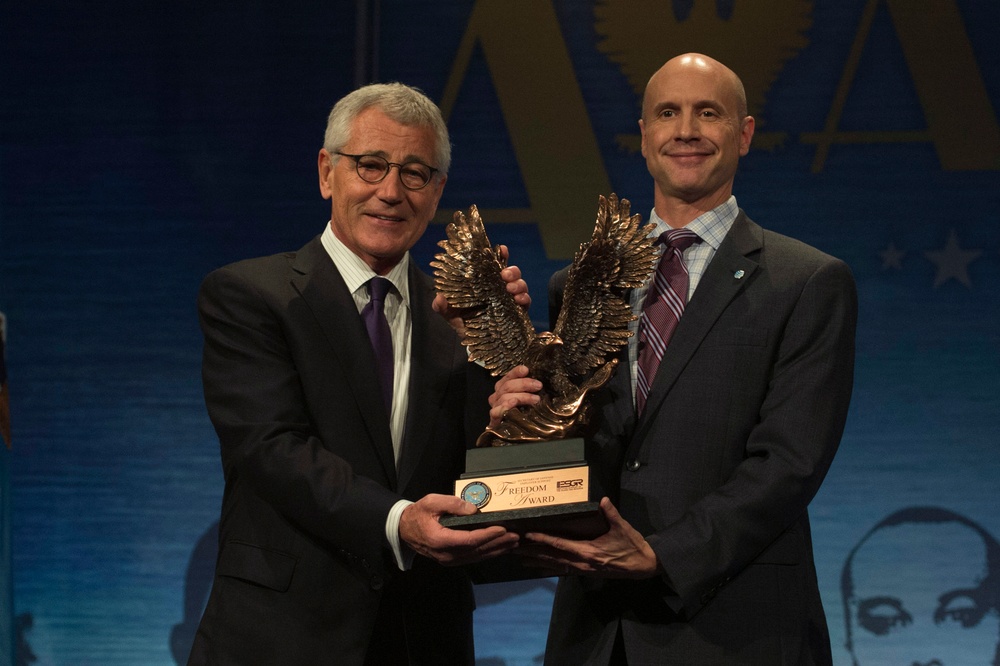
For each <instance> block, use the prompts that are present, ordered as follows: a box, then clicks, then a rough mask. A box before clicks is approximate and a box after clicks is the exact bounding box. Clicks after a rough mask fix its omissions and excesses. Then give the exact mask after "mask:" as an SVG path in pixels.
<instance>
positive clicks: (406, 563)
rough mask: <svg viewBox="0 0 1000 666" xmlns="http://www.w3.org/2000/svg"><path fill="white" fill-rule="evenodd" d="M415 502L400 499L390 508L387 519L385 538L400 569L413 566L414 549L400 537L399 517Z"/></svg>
mask: <svg viewBox="0 0 1000 666" xmlns="http://www.w3.org/2000/svg"><path fill="white" fill-rule="evenodd" d="M411 504H413V502H411V501H409V500H399V501H398V502H396V503H395V504H393V505H392V508H391V509H389V515H388V517H386V519H385V538H386V539H387V540H388V541H389V546H390V547H391V548H392V554H393V556H395V558H396V566H398V567H399V570H400V571H409V569H410V567H411V566H413V555H414V553H413V551H412V550H410V548H409V547H408V546H407V545H406V544H404V543H403V542H402V541H401V540H400V538H399V518H400V516H402V515H403V509H405V508H406V507H408V506H410V505H411Z"/></svg>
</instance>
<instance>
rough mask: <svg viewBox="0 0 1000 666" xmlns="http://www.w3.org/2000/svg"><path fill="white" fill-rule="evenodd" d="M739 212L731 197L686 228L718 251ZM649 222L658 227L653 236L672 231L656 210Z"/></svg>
mask: <svg viewBox="0 0 1000 666" xmlns="http://www.w3.org/2000/svg"><path fill="white" fill-rule="evenodd" d="M739 212H740V208H739V206H738V205H737V203H736V197H735V196H733V195H730V196H729V198H728V199H727V200H726V201H724V202H723V203H721V204H719V205H718V206H716V207H715V208H713V209H712V210H710V211H708V212H706V213H702V214H701V215H699V216H698V217H696V218H694V219H693V220H691V221H690V222H688V223H687V225H686V228H687V229H690V230H691V231H693V232H695V233H696V234H698V237H699V238H701V240H702V242H704V243H708V244H709V245H710V246H711V247H712V249H713V250H718V249H719V245H720V244H721V243H722V239H724V238H725V237H726V234H727V233H729V229H730V228H732V226H733V222H735V221H736V216H737V215H738V214H739ZM649 221H650V222H652V223H653V224H655V225H656V229H655V230H654V231H653V233H652V235H653V236H659V235H660V234H662V233H663V232H664V231H670V225H668V224H667V223H666V222H664V221H663V220H661V219H660V216H659V215H657V214H656V209H655V208H654V209H653V210H652V212H650V214H649Z"/></svg>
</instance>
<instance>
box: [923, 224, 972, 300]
mask: <svg viewBox="0 0 1000 666" xmlns="http://www.w3.org/2000/svg"><path fill="white" fill-rule="evenodd" d="M982 253H983V251H982V250H963V249H962V248H961V247H960V246H959V244H958V235H957V234H956V233H955V230H954V229H952V230H951V233H949V234H948V242H947V243H945V246H944V249H943V250H935V251H933V252H924V256H925V257H927V258H928V259H929V260H930V261H931V262H932V263H933V264H934V265H935V266H937V269H938V270H937V275H936V276H935V277H934V286H935V287H939V286H941V285H942V284H944V283H945V282H947V281H948V280H958V281H959V282H961V283H962V284H964V285H965V286H966V287H970V288H971V287H972V281H971V280H970V279H969V270H968V269H969V264H971V263H972V262H973V261H975V260H976V259H977V258H979V255H981V254H982Z"/></svg>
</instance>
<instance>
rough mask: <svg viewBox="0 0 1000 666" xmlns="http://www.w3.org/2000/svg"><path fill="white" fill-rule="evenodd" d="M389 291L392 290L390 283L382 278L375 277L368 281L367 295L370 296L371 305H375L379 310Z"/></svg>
mask: <svg viewBox="0 0 1000 666" xmlns="http://www.w3.org/2000/svg"><path fill="white" fill-rule="evenodd" d="M390 289H392V282H389V280H387V279H386V278H384V277H379V276H375V277H373V278H372V279H371V280H369V281H368V294H369V295H370V296H371V301H372V303H375V304H376V306H377V307H378V308H379V309H380V310H381V309H382V304H383V303H385V297H386V294H388V293H389V290H390Z"/></svg>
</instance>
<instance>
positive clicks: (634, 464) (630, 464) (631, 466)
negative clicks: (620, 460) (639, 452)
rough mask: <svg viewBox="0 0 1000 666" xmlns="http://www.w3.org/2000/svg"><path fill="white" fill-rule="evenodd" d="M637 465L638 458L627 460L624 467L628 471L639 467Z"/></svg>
mask: <svg viewBox="0 0 1000 666" xmlns="http://www.w3.org/2000/svg"><path fill="white" fill-rule="evenodd" d="M639 467H640V464H639V461H638V460H629V461H628V462H627V463H625V469H627V470H628V471H630V472H634V471H636V470H637V469H639Z"/></svg>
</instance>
